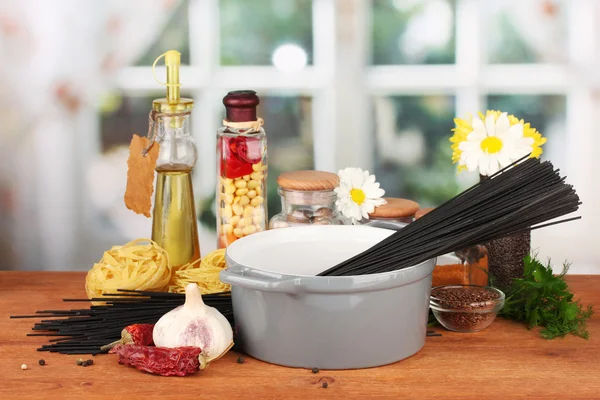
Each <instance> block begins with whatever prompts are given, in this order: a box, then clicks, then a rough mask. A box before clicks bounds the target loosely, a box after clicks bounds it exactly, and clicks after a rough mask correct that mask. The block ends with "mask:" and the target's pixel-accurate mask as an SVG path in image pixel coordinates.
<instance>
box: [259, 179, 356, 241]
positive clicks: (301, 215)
mask: <svg viewBox="0 0 600 400" xmlns="http://www.w3.org/2000/svg"><path fill="white" fill-rule="evenodd" d="M277 184H278V186H279V187H278V189H277V192H278V193H279V195H280V196H281V208H282V211H281V212H280V213H279V214H277V215H275V216H273V218H271V221H269V229H278V228H288V227H293V226H303V225H310V224H315V225H345V224H347V223H349V221H348V220H347V219H346V218H344V217H343V216H342V215H340V214H339V213H338V212H337V210H336V208H335V201H336V199H337V196H336V194H335V191H334V189H335V188H336V186H338V184H339V178H338V176H337V175H336V174H333V173H331V172H324V171H294V172H286V173H283V174H281V175H279V177H278V178H277Z"/></svg>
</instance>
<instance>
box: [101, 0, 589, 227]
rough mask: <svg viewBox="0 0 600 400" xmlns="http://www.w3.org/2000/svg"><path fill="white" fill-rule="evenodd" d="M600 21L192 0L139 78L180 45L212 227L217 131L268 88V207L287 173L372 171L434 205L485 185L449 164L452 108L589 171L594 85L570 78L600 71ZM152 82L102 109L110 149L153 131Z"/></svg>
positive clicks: (434, 7)
mask: <svg viewBox="0 0 600 400" xmlns="http://www.w3.org/2000/svg"><path fill="white" fill-rule="evenodd" d="M592 14H593V16H592ZM573 15H579V16H580V17H585V16H590V18H589V20H585V18H583V19H582V18H576V17H573ZM598 19H600V7H598V6H597V5H596V3H595V1H594V0H581V1H577V2H567V1H559V0H506V1H501V2H497V1H492V0H482V1H479V0H368V1H367V0H344V1H343V2H342V1H336V0H313V1H310V0H255V1H251V2H250V1H237V0H221V1H219V0H186V1H181V3H180V6H179V8H178V10H177V12H176V14H175V15H173V18H171V20H170V22H169V23H168V24H167V25H166V26H165V28H164V31H163V32H160V33H158V34H157V39H156V41H155V42H154V43H153V44H152V45H151V46H149V48H148V51H147V54H145V55H144V56H142V57H141V58H140V59H139V61H138V62H137V63H136V66H134V67H130V68H129V70H130V71H129V72H132V71H137V73H139V74H147V73H148V69H147V67H148V66H150V65H151V63H152V61H153V60H154V58H156V56H158V55H159V54H161V53H162V52H164V51H165V50H167V49H169V48H176V49H179V51H181V52H182V61H183V63H184V64H186V66H184V67H182V68H183V71H182V77H183V76H186V77H188V80H190V81H191V82H192V83H191V84H190V83H189V82H187V86H186V90H188V91H189V96H191V97H193V98H194V99H196V102H197V103H196V109H197V110H196V111H195V113H196V114H194V118H195V119H194V124H193V127H192V129H193V131H194V135H195V137H196V141H197V144H198V147H199V148H201V149H204V150H201V152H202V151H204V157H205V158H206V159H205V160H204V163H203V164H202V167H201V168H202V171H196V172H197V173H196V176H197V181H196V183H195V189H196V190H197V191H198V192H199V193H200V195H199V196H198V203H199V210H200V212H199V214H200V215H201V219H202V221H203V224H204V227H205V228H206V229H207V230H210V229H213V228H214V227H213V225H214V223H213V218H214V210H213V209H212V207H213V205H212V198H213V196H214V194H212V193H213V192H214V190H213V187H214V186H213V185H214V182H212V181H211V180H210V178H209V177H211V176H213V175H214V170H215V166H214V165H212V164H213V162H212V161H211V160H210V156H211V154H210V153H211V150H210V149H212V148H213V146H214V137H213V132H214V131H215V130H216V129H217V127H218V126H220V121H221V119H222V118H223V106H222V103H221V100H222V98H223V96H224V95H225V94H226V92H227V91H228V90H232V89H255V90H257V92H258V94H259V96H261V105H260V110H259V114H260V115H261V117H263V118H264V119H265V121H266V126H265V128H266V130H267V133H268V135H269V136H268V137H269V139H268V140H269V157H270V166H271V169H270V175H269V185H270V186H269V187H270V193H269V211H270V213H271V214H274V213H275V212H277V211H278V209H279V200H278V198H277V196H276V195H275V188H276V184H275V179H276V177H277V175H278V174H279V173H280V172H282V171H286V170H293V169H300V168H316V169H327V170H331V171H336V170H337V169H338V168H342V167H345V166H360V167H363V168H368V169H370V170H372V171H374V172H375V173H376V174H377V178H378V180H379V181H380V182H381V183H382V186H383V187H384V188H385V189H386V191H387V193H388V195H391V196H402V197H407V198H411V199H414V200H416V201H418V202H420V203H422V205H427V206H433V205H437V204H439V203H441V202H442V201H444V200H445V199H447V198H449V197H450V196H453V195H455V194H456V193H458V192H459V191H461V190H462V189H464V188H465V187H467V186H468V185H470V184H472V183H473V182H474V181H476V180H477V177H474V176H473V174H457V173H456V170H455V165H453V164H452V162H451V150H450V143H449V141H448V139H449V137H450V136H451V131H450V130H451V129H452V128H453V121H452V119H453V117H455V116H460V117H465V116H466V115H467V113H471V114H473V113H476V112H478V111H485V110H486V109H501V110H503V111H507V112H509V113H512V114H514V115H516V116H517V117H519V118H523V119H525V120H527V121H528V122H530V123H531V124H532V126H534V127H535V128H537V129H538V130H539V131H540V132H542V133H543V134H544V135H545V136H546V137H548V138H549V142H548V144H547V145H546V146H545V148H544V154H545V155H544V157H549V158H552V160H553V162H555V163H556V164H557V165H558V166H563V167H564V168H567V169H578V168H583V167H581V166H580V164H581V163H583V162H585V159H584V158H581V157H578V156H577V154H578V150H579V149H585V148H586V146H590V145H591V143H587V142H582V141H581V140H580V139H578V140H577V141H576V139H575V134H574V133H573V132H574V131H573V130H574V129H575V125H572V122H573V120H574V118H576V116H575V115H574V113H573V112H571V111H570V110H578V109H585V110H590V109H592V107H593V105H592V101H595V100H594V97H593V93H594V92H593V90H594V88H593V82H592V81H589V82H588V81H586V80H585V79H582V80H581V82H580V84H579V86H577V90H580V92H577V93H578V94H577V95H573V93H575V92H574V90H575V89H574V88H573V86H572V85H571V84H570V82H572V78H574V76H575V75H574V74H576V72H575V71H582V70H581V68H584V69H583V71H585V68H588V69H590V70H592V69H593V66H594V65H593V60H594V57H588V56H587V55H588V54H590V53H594V52H595V51H596V48H595V47H594V45H593V43H594V40H595V38H593V37H589V34H588V32H593V27H594V26H595V21H596V20H598ZM586 21H588V22H586ZM586 24H587V25H586ZM596 25H597V24H596ZM586 35H588V36H586ZM573 60H578V61H577V62H578V67H577V68H573V66H574V61H573ZM582 60H583V61H582ZM586 60H587V61H586ZM582 63H583V64H585V65H584V66H583V67H582V65H581V64H582ZM586 63H587V64H586ZM579 74H581V73H579ZM133 75H135V74H133ZM128 76H131V75H128ZM577 77H578V78H579V75H577ZM140 82H141V81H140ZM144 82H147V83H144V84H140V85H141V86H143V85H146V86H144V89H140V85H137V86H136V92H135V93H127V92H126V91H124V92H123V93H121V94H118V95H116V96H113V97H112V100H110V101H108V102H106V103H104V104H105V106H106V109H107V110H109V112H105V113H104V114H102V115H103V117H102V127H101V132H102V135H101V138H102V146H101V148H102V149H103V150H108V149H109V148H111V147H114V146H116V145H126V144H127V138H128V137H130V135H131V133H133V132H140V133H142V134H145V133H146V129H147V113H148V111H149V108H150V104H151V99H152V98H154V97H160V96H162V92H161V88H160V87H158V86H157V85H156V84H155V83H154V82H153V81H150V80H146V81H144ZM182 84H184V85H186V81H185V80H183V81H182ZM123 89H124V90H125V89H126V88H123ZM140 90H141V93H140ZM582 93H583V94H582ZM588 95H589V96H588ZM121 96H122V97H121ZM199 118H202V122H201V123H200V122H199V121H198V119H199ZM577 122H578V125H576V126H578V127H582V125H581V124H582V123H583V124H584V127H585V128H588V129H592V127H591V126H585V123H584V122H581V121H577ZM353 129H354V131H353ZM565 149H567V150H568V151H565ZM207 160H208V161H207Z"/></svg>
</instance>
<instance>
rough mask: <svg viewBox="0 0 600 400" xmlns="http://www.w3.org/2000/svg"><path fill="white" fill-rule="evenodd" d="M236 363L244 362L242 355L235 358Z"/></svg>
mask: <svg viewBox="0 0 600 400" xmlns="http://www.w3.org/2000/svg"><path fill="white" fill-rule="evenodd" d="M237 362H238V364H243V363H244V357H242V356H240V357H238V359H237Z"/></svg>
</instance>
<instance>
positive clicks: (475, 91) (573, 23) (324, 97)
mask: <svg viewBox="0 0 600 400" xmlns="http://www.w3.org/2000/svg"><path fill="white" fill-rule="evenodd" d="M312 4H313V5H312V7H313V47H314V63H313V65H311V66H308V67H307V68H305V69H304V70H303V71H301V72H299V73H297V74H294V75H287V74H285V73H283V72H281V71H279V70H277V69H276V68H275V67H269V66H239V67H238V66H236V67H230V66H221V65H220V52H219V48H220V43H219V40H218V38H219V36H220V27H219V18H218V17H217V16H218V15H219V0H190V2H189V7H190V9H189V23H190V65H189V66H182V69H181V82H182V84H183V85H184V86H185V88H186V91H189V92H192V93H193V96H194V98H195V100H196V107H195V110H194V112H193V119H194V121H196V123H194V124H193V128H192V129H193V135H194V137H195V139H196V141H197V145H198V150H199V160H201V162H200V165H199V168H197V169H196V174H195V177H194V179H195V182H194V185H195V189H196V190H197V191H198V193H199V194H200V196H202V197H204V196H210V195H211V194H212V193H213V191H214V188H215V184H216V182H215V181H216V155H215V151H214V149H215V147H216V142H215V140H216V136H215V132H216V130H217V129H218V128H219V126H220V125H221V121H219V116H220V115H221V109H220V107H219V105H220V100H221V98H222V97H223V96H224V94H225V93H226V91H227V90H231V89H237V88H251V89H255V90H260V91H262V92H263V94H264V93H273V94H284V95H285V94H287V93H294V94H297V93H300V94H305V95H310V96H312V99H313V137H314V149H313V151H314V160H315V169H319V170H326V171H333V172H335V171H337V170H338V169H339V168H343V167H346V166H351V165H354V166H361V167H362V168H366V169H369V170H372V168H373V166H374V160H373V156H372V154H373V151H369V150H372V149H373V147H374V143H373V140H371V137H370V135H369V134H365V132H370V129H369V127H370V126H372V122H373V121H371V118H372V117H373V116H372V115H371V113H370V112H369V110H368V108H369V107H368V105H369V98H370V97H371V96H390V95H426V94H453V95H455V96H456V109H455V114H456V115H458V116H464V115H466V114H468V113H473V112H475V111H478V110H481V111H483V110H484V109H485V97H486V96H488V95H496V94H553V95H564V96H565V97H566V124H565V126H566V132H565V140H566V144H567V145H566V149H565V163H564V164H565V165H566V171H563V172H564V173H566V174H567V175H568V176H569V178H570V179H569V181H570V183H572V184H573V185H575V187H577V189H578V192H579V194H580V196H581V197H582V198H583V199H586V200H587V202H588V204H593V203H594V200H600V198H598V196H599V195H598V194H599V193H600V183H598V181H599V180H596V179H594V176H593V168H590V166H591V165H595V157H594V155H593V144H594V141H593V127H594V124H593V121H592V118H593V115H594V110H595V108H597V107H598V103H600V102H598V101H597V100H595V98H594V94H595V92H596V91H597V90H598V89H600V74H598V73H596V72H595V70H594V69H595V66H596V59H597V53H598V52H597V51H596V50H597V49H596V43H595V42H594V40H595V39H596V38H598V37H600V36H599V32H598V28H597V27H596V25H597V24H596V22H597V21H598V19H600V12H599V7H598V6H597V5H596V4H594V0H570V1H569V2H568V3H567V2H564V3H563V4H564V6H565V7H567V25H568V29H567V31H568V33H569V37H568V40H567V60H566V62H565V63H564V64H488V63H487V57H486V53H485V44H484V41H483V38H484V34H485V25H484V21H485V2H482V1H480V0H456V16H455V20H456V21H469V23H468V24H456V26H455V29H456V63H455V64H451V65H393V66H372V65H369V56H370V51H371V49H370V40H371V35H370V24H371V7H370V5H371V1H370V0H344V2H338V1H336V0H313V3H312ZM590 38H593V39H590ZM157 73H158V74H159V75H160V74H161V73H162V72H161V71H158V72H157ZM115 86H116V88H118V89H120V90H122V91H123V92H124V93H126V94H134V93H138V94H139V93H144V94H148V93H150V92H155V91H156V89H157V88H156V83H155V81H154V80H153V78H152V73H151V69H150V67H146V66H141V67H140V66H135V67H127V68H124V69H123V70H121V71H120V72H119V73H118V75H117V77H116V80H115ZM267 132H268V125H267ZM449 134H450V133H449ZM593 196H596V199H594V198H593ZM585 207H586V206H585V204H584V206H583V208H582V210H583V211H582V212H584V213H586V214H587V216H589V217H590V218H587V220H584V221H582V222H581V223H578V224H569V225H571V226H569V227H568V228H565V230H566V231H568V232H569V233H568V234H573V235H577V236H580V237H583V235H585V234H586V233H587V234H589V233H591V232H592V229H593V227H594V226H596V224H597V223H598V222H600V221H599V220H598V217H596V216H595V214H594V213H592V212H591V211H590V212H586V211H585V210H587V208H585ZM561 229H562V228H561ZM544 240H550V239H548V238H547V237H544ZM559 242H560V240H558V239H556V240H552V243H553V245H554V244H556V245H558V246H560V243H559ZM544 243H545V244H546V242H544ZM563 246H564V245H563ZM592 247H593V246H591V247H590V249H589V250H588V253H589V254H590V256H589V257H587V258H588V259H591V258H592V257H591V254H593V253H592V252H593V250H592Z"/></svg>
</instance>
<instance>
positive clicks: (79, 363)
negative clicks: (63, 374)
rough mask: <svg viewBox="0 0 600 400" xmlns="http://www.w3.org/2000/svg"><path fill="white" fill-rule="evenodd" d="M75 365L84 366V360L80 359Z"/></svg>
mask: <svg viewBox="0 0 600 400" xmlns="http://www.w3.org/2000/svg"><path fill="white" fill-rule="evenodd" d="M75 364H77V365H83V358H78V359H77V361H75Z"/></svg>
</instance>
